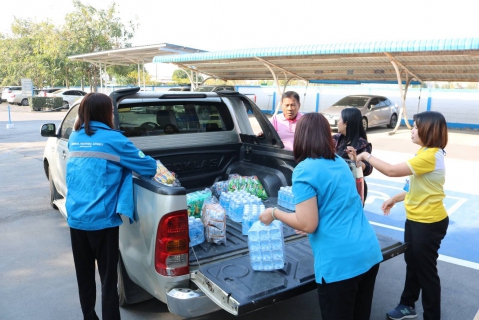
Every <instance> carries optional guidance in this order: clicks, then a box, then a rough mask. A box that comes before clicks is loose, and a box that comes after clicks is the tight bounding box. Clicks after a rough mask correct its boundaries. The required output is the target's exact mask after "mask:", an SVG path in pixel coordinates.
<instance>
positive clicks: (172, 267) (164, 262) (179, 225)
mask: <svg viewBox="0 0 479 320" xmlns="http://www.w3.org/2000/svg"><path fill="white" fill-rule="evenodd" d="M188 237H189V235H188V212H187V211H186V210H180V211H174V212H171V213H168V214H166V215H164V216H163V218H161V220H160V223H159V224H158V230H157V232H156V247H155V269H156V272H158V273H159V274H161V275H163V276H181V275H185V274H188V272H189V247H188V245H189V238H188Z"/></svg>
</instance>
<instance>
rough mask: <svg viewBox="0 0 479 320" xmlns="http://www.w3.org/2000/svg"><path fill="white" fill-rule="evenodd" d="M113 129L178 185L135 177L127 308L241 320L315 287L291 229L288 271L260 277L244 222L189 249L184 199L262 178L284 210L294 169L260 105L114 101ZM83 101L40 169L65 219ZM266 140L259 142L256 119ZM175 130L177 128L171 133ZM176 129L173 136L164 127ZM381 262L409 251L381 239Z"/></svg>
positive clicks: (127, 236) (53, 139)
mask: <svg viewBox="0 0 479 320" xmlns="http://www.w3.org/2000/svg"><path fill="white" fill-rule="evenodd" d="M110 96H111V98H112V100H113V106H114V117H115V126H116V127H117V128H118V129H119V130H122V131H123V133H124V135H125V136H127V137H128V138H129V139H131V141H132V142H133V143H134V144H135V145H136V146H137V147H138V148H140V149H141V150H143V152H144V153H145V154H148V155H150V156H152V157H153V158H155V159H159V160H161V161H162V163H163V164H165V166H166V167H167V168H169V169H170V170H171V171H174V172H175V173H176V174H177V176H178V178H179V180H180V182H181V187H169V186H165V185H162V184H160V183H158V182H156V181H154V180H153V179H152V178H151V177H144V176H135V177H134V198H135V218H136V222H135V223H133V224H130V223H129V222H128V221H127V219H125V220H124V223H123V225H122V226H121V227H120V261H119V263H118V292H119V296H120V304H121V305H122V306H124V305H126V304H131V303H136V302H139V301H143V300H146V299H150V298H152V297H154V298H156V299H159V300H160V301H162V302H164V303H166V304H167V305H168V308H169V310H170V312H172V313H175V314H177V315H180V316H183V317H193V316H199V315H202V314H206V313H210V312H213V311H215V310H218V309H219V308H223V309H224V310H226V311H228V312H230V313H232V314H234V315H243V314H245V313H248V312H252V311H255V310H257V309H260V308H264V307H266V306H269V305H272V304H275V303H278V302H280V301H282V300H285V299H288V298H291V297H294V296H297V295H299V294H302V293H304V292H307V291H310V290H313V289H315V288H316V284H315V278H314V268H313V256H312V251H311V248H310V245H309V241H308V239H307V238H306V237H304V236H300V235H297V234H295V232H294V230H292V229H291V228H289V227H287V226H284V230H283V231H284V235H285V250H286V259H285V264H284V268H283V269H281V270H276V271H271V272H257V271H253V270H252V269H251V266H250V261H249V255H248V243H247V236H243V235H242V233H241V224H240V223H236V222H234V221H231V220H228V221H227V236H226V239H227V243H226V245H224V244H221V245H217V244H213V243H206V242H205V243H202V244H199V245H196V246H194V247H191V248H189V247H188V242H189V239H188V223H187V204H186V194H187V193H189V192H193V191H196V190H202V189H204V188H205V187H210V186H212V185H213V184H214V183H215V182H216V181H220V180H226V179H227V178H228V175H229V174H232V173H237V174H240V175H256V176H257V177H258V178H259V179H260V181H261V183H262V184H263V186H264V188H265V190H266V192H267V194H268V195H269V198H268V200H266V201H265V205H266V207H272V206H275V205H276V204H277V195H278V190H279V188H280V187H281V186H286V185H291V177H292V172H293V169H294V167H295V165H296V163H295V161H294V158H293V155H292V153H291V152H290V151H287V150H284V149H283V143H282V141H281V139H280V138H279V136H278V134H277V133H276V131H275V130H274V128H273V127H272V125H271V124H270V122H269V121H268V119H267V118H266V117H265V116H264V115H263V114H262V113H261V111H260V109H259V108H258V107H257V106H256V105H255V104H254V102H253V101H252V100H250V99H248V98H247V97H246V96H244V95H242V94H239V93H237V92H232V91H220V92H168V91H166V92H139V88H131V89H125V90H118V91H115V92H113V93H112V94H111V95H110ZM77 112H78V103H77V104H75V105H73V106H72V108H70V110H69V111H68V113H67V114H66V116H65V118H64V119H63V121H62V122H61V124H60V125H59V126H58V127H56V125H55V124H52V123H49V124H44V125H43V126H42V129H41V133H42V135H43V136H45V137H49V139H48V142H47V145H46V148H45V154H44V159H43V165H44V169H45V173H46V175H47V177H48V179H49V182H50V194H51V197H50V198H51V204H52V206H53V207H54V208H57V209H59V210H60V212H61V213H62V214H63V215H64V216H65V217H66V216H67V215H68V212H66V210H65V200H64V197H65V195H66V193H67V190H66V184H65V168H66V161H67V158H68V139H69V136H70V134H71V132H72V129H73V124H74V122H75V119H76V115H77ZM250 116H254V117H255V118H256V120H257V121H258V123H259V125H260V127H261V130H262V131H263V133H264V135H263V136H262V137H257V136H256V135H255V134H254V132H253V128H252V126H251V122H250V119H249V117H250ZM171 126H174V128H176V130H171ZM167 128H169V129H167ZM377 237H378V239H379V242H380V245H381V249H382V252H383V256H384V260H388V259H390V258H392V257H394V256H397V255H399V254H401V253H403V252H404V250H405V249H406V245H405V244H404V243H402V242H400V241H398V240H395V239H391V238H389V237H386V236H383V235H380V234H378V235H377Z"/></svg>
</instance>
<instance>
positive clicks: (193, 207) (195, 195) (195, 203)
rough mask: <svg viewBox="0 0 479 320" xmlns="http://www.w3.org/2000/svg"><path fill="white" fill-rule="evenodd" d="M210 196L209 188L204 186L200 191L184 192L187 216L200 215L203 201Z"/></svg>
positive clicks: (198, 216) (197, 216)
mask: <svg viewBox="0 0 479 320" xmlns="http://www.w3.org/2000/svg"><path fill="white" fill-rule="evenodd" d="M210 197H211V189H209V188H206V189H204V190H201V191H195V192H191V193H187V194H186V207H187V210H188V216H190V217H191V216H193V217H195V218H200V217H201V209H202V208H203V202H204V201H205V200H206V199H208V198H210Z"/></svg>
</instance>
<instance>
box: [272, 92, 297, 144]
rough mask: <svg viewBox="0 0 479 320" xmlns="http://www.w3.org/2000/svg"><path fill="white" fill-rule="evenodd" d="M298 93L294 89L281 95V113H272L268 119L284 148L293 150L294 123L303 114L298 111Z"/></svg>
mask: <svg viewBox="0 0 479 320" xmlns="http://www.w3.org/2000/svg"><path fill="white" fill-rule="evenodd" d="M300 106H301V103H299V95H298V93H296V92H294V91H287V92H285V93H283V96H282V97H281V109H282V111H283V113H282V114H277V115H274V116H273V117H272V118H271V119H270V121H271V123H272V124H273V127H274V128H275V129H276V132H278V135H279V137H280V138H281V140H282V141H283V144H284V149H286V150H293V140H294V131H295V130H296V123H297V122H298V120H299V119H300V118H301V117H302V116H303V114H302V113H301V112H299V107H300Z"/></svg>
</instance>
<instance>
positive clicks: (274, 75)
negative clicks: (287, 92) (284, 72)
mask: <svg viewBox="0 0 479 320" xmlns="http://www.w3.org/2000/svg"><path fill="white" fill-rule="evenodd" d="M263 64H264V65H265V66H266V68H268V69H269V71H270V72H271V74H272V75H273V79H274V83H275V85H276V90H277V91H278V96H279V99H280V100H279V102H278V105H277V106H275V107H274V114H273V115H276V114H277V113H278V109H279V107H280V104H281V97H282V96H283V92H282V91H281V87H280V86H279V81H278V77H277V76H276V74H275V73H274V71H273V69H271V67H270V66H269V65H268V64H267V63H263ZM273 101H274V100H273Z"/></svg>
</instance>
